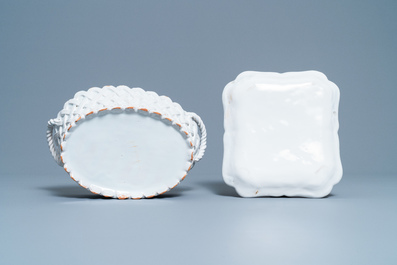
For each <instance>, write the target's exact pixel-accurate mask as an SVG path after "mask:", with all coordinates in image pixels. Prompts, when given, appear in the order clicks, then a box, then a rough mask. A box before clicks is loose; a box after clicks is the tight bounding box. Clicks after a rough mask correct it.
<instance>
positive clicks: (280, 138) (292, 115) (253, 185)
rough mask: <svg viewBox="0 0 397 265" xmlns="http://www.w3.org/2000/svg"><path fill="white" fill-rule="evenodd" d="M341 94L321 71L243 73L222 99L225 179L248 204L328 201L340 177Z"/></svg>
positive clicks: (227, 89)
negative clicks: (255, 200)
mask: <svg viewBox="0 0 397 265" xmlns="http://www.w3.org/2000/svg"><path fill="white" fill-rule="evenodd" d="M338 104H339V89H338V87H337V86H336V85H335V84H334V83H332V82H330V81H329V80H328V79H327V78H326V76H325V75H324V74H322V73H320V72H317V71H305V72H289V73H283V74H280V73H270V72H243V73H241V74H240V75H239V76H238V77H237V78H236V80H235V81H233V82H231V83H229V84H228V85H227V86H226V87H225V89H224V92H223V105H224V111H225V113H224V115H225V116H224V127H225V134H224V159H223V178H224V180H225V182H226V183H227V184H228V185H230V186H233V187H235V188H236V191H237V192H238V193H239V195H241V196H243V197H255V196H304V197H324V196H326V195H328V194H329V193H330V192H331V190H332V187H333V186H334V185H335V184H336V183H338V182H339V180H340V179H341V177H342V165H341V161H340V154H339V138H338V133H337V132H338V128H339V123H338Z"/></svg>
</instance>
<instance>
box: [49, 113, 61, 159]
mask: <svg viewBox="0 0 397 265" xmlns="http://www.w3.org/2000/svg"><path fill="white" fill-rule="evenodd" d="M61 124H62V122H61V121H60V120H57V119H51V120H49V121H48V125H47V142H48V146H49V147H50V151H51V154H52V156H53V157H54V159H55V161H56V162H57V163H58V165H60V166H63V163H62V160H61V146H60V140H61V139H60V134H59V127H60V126H61Z"/></svg>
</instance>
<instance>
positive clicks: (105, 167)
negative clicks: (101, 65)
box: [47, 86, 206, 199]
mask: <svg viewBox="0 0 397 265" xmlns="http://www.w3.org/2000/svg"><path fill="white" fill-rule="evenodd" d="M47 140H48V144H49V147H50V151H51V153H52V155H53V157H54V159H55V161H56V162H57V163H58V164H59V165H60V166H62V167H63V168H64V169H65V171H66V172H67V173H69V175H70V177H71V178H72V179H73V180H74V181H76V182H77V183H78V184H79V185H80V186H82V187H84V188H86V189H88V190H90V191H91V192H93V193H95V194H100V195H103V196H106V197H113V198H118V199H127V198H132V199H140V198H151V197H154V196H156V195H160V194H163V193H165V192H167V191H169V190H170V189H172V188H174V187H175V186H177V185H178V184H179V183H180V181H182V180H183V179H184V178H185V177H186V174H187V173H188V171H189V170H191V169H192V167H193V165H194V163H195V162H197V161H199V160H200V159H201V158H202V157H203V155H204V151H205V148H206V130H205V126H204V123H203V122H202V120H201V119H200V117H199V116H198V115H197V114H195V113H192V112H186V111H184V110H183V109H182V107H181V106H180V105H179V104H177V103H175V102H172V101H171V99H170V98H168V97H166V96H159V95H157V94H156V93H155V92H151V91H147V92H146V91H144V90H142V89H141V88H132V89H131V88H129V87H127V86H118V87H113V86H105V87H103V88H98V87H94V88H91V89H89V90H88V91H80V92H78V93H76V94H75V96H74V98H73V99H70V100H69V101H67V102H66V103H65V105H64V108H63V109H62V110H61V111H60V112H59V113H58V116H57V118H56V119H51V120H50V121H49V122H48V129H47Z"/></svg>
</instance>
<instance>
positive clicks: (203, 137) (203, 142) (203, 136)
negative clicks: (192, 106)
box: [188, 112, 207, 162]
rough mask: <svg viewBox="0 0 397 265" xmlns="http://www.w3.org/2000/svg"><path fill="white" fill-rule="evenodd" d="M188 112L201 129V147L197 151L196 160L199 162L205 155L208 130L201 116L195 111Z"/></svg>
mask: <svg viewBox="0 0 397 265" xmlns="http://www.w3.org/2000/svg"><path fill="white" fill-rule="evenodd" d="M188 114H189V115H190V116H191V117H192V119H193V121H195V122H196V123H197V125H198V127H199V129H200V135H201V138H200V147H199V148H198V151H197V152H196V153H195V157H194V161H195V162H198V161H200V159H201V158H202V157H203V155H204V152H205V149H206V148H207V130H206V129H205V125H204V123H203V121H202V120H201V118H200V116H199V115H197V114H196V113H194V112H188Z"/></svg>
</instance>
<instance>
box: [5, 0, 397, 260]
mask: <svg viewBox="0 0 397 265" xmlns="http://www.w3.org/2000/svg"><path fill="white" fill-rule="evenodd" d="M396 10H397V2H396V1H195V2H193V1H0V75H1V78H0V89H1V90H0V91H1V94H0V115H1V130H0V139H2V141H1V142H0V158H1V159H0V181H1V183H0V185H1V187H2V192H1V193H0V264H72V263H74V264H79V263H85V264H93V263H94V262H96V263H98V264H102V263H106V262H111V263H122V262H123V263H127V262H128V263H137V262H142V263H145V264H154V263H163V264H182V263H183V264H213V263H218V264H248V263H250V264H265V263H266V264H375V263H377V264H396V263H397V254H396V253H395V251H396V249H397V241H396V237H397V232H396V229H395V224H396V221H397V214H396V209H397V196H396V192H397V189H396V188H397V166H396V164H397V163H396V156H395V153H396V151H397V150H396V149H397V148H396V147H397V146H396V145H397V141H396V140H395V138H394V137H395V134H396V126H397V123H396V114H397V109H396V104H395V98H396V97H397V90H396V87H395V84H396V83H397V82H396V81H397V80H396V78H397V73H396V69H397V52H396V47H397V16H396ZM245 70H256V71H276V72H286V71H302V70H318V71H321V72H324V73H325V74H326V75H327V76H328V78H329V79H330V80H331V81H333V82H335V83H336V84H337V85H338V86H339V88H340V90H341V102H340V133H339V135H340V145H341V157H342V164H343V168H344V172H345V173H344V177H343V180H342V182H341V183H340V184H338V185H337V186H336V187H335V189H334V191H333V193H332V196H330V197H328V198H325V199H321V200H310V199H302V198H259V199H242V198H238V197H236V194H235V193H234V191H233V189H231V188H228V187H227V186H226V185H225V184H223V182H222V175H221V165H222V152H223V142H222V136H223V109H222V102H221V94H222V90H223V87H224V86H225V85H226V83H228V82H229V81H232V80H233V79H234V78H235V77H236V76H237V75H238V74H239V73H240V72H242V71H245ZM110 84H111V85H120V84H124V85H128V86H131V87H133V86H139V87H142V88H144V89H146V90H153V91H156V92H157V93H159V94H163V95H167V96H169V97H171V98H172V99H173V100H174V101H176V102H178V103H180V104H181V105H182V107H183V108H184V109H185V110H188V111H194V112H196V113H197V114H199V115H200V116H201V117H202V119H203V120H204V122H205V124H206V126H207V131H208V149H207V152H206V155H205V157H204V159H203V160H202V161H201V162H200V163H198V164H197V165H196V167H195V168H194V170H193V171H191V173H190V174H189V176H188V177H187V179H186V180H185V181H184V182H183V183H182V184H181V185H180V186H178V187H177V188H176V189H175V190H173V191H171V192H170V193H169V194H168V195H164V196H162V197H160V198H156V199H152V200H143V201H118V200H106V199H101V198H99V197H97V196H95V195H91V194H90V193H89V192H87V191H85V190H84V189H82V188H80V187H78V186H77V185H75V184H74V183H73V182H72V181H71V180H70V179H69V178H68V177H67V175H66V174H65V173H64V172H63V170H62V168H60V167H58V166H57V165H56V163H55V162H54V161H53V159H52V157H51V155H50V153H49V151H48V148H47V143H46V139H45V130H46V122H47V120H48V119H50V118H54V117H55V116H56V114H57V112H58V111H59V110H60V109H61V108H62V106H63V104H64V102H65V101H66V100H68V99H69V98H71V97H73V95H74V93H75V92H77V91H79V90H86V89H88V88H90V87H92V86H100V87H101V86H104V85H110Z"/></svg>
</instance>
